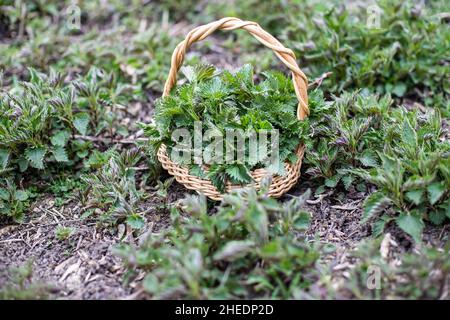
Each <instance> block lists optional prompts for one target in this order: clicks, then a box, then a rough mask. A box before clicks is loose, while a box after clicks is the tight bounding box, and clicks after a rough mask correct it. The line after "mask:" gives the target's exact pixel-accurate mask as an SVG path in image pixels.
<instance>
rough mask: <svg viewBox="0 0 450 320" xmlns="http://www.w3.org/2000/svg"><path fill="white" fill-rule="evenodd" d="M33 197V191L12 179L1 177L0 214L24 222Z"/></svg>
mask: <svg viewBox="0 0 450 320" xmlns="http://www.w3.org/2000/svg"><path fill="white" fill-rule="evenodd" d="M32 197H34V193H33V192H31V191H30V190H25V189H21V188H18V187H17V185H16V184H15V183H14V181H13V180H12V179H10V178H7V179H1V180H0V215H5V216H7V217H9V218H12V219H13V220H14V221H15V222H23V220H24V214H25V212H26V210H27V209H28V207H29V206H30V199H31V198H32Z"/></svg>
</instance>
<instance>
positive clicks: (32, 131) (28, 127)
mask: <svg viewBox="0 0 450 320" xmlns="http://www.w3.org/2000/svg"><path fill="white" fill-rule="evenodd" d="M30 75H31V79H30V82H22V83H21V84H20V85H19V86H17V87H14V89H11V90H10V91H9V92H1V93H0V156H1V158H0V160H1V161H2V163H1V165H2V168H3V170H14V171H16V172H18V173H22V172H25V171H27V170H29V169H38V170H44V169H45V168H47V167H51V168H57V167H61V168H70V167H72V166H74V165H75V164H76V163H77V162H78V161H80V160H82V159H84V158H86V157H87V156H88V155H89V152H90V150H91V149H92V148H93V145H92V143H91V142H90V141H85V140H84V139H83V137H84V136H86V135H87V134H89V133H93V134H95V135H98V134H100V133H101V132H104V131H108V132H109V133H110V135H111V134H112V135H114V134H115V131H114V130H113V129H111V128H112V123H113V122H114V120H113V119H110V118H109V115H110V114H112V113H114V112H115V110H116V109H114V106H117V103H118V101H117V99H116V98H115V96H116V94H117V92H116V91H115V90H114V89H112V87H111V85H112V84H111V80H110V78H108V76H107V75H105V74H103V73H102V72H101V71H99V70H98V69H92V70H91V72H89V74H88V75H87V76H86V78H84V79H83V80H78V81H76V82H73V85H64V84H63V77H62V76H61V75H59V74H56V73H51V74H50V76H46V75H44V74H40V73H38V72H36V71H34V70H32V69H31V70H30ZM111 108H113V109H111ZM113 110H114V112H113Z"/></svg>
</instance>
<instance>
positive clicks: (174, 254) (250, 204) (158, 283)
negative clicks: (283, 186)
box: [116, 179, 319, 299]
mask: <svg viewBox="0 0 450 320" xmlns="http://www.w3.org/2000/svg"><path fill="white" fill-rule="evenodd" d="M263 184H264V185H263V188H262V191H259V192H256V191H255V190H254V189H253V188H248V189H241V190H239V191H238V192H235V193H233V194H229V195H226V196H225V197H224V200H223V202H222V204H221V206H220V207H218V211H217V213H216V214H214V215H210V214H208V210H207V202H206V198H204V197H199V196H188V197H187V198H186V199H185V200H183V202H182V203H181V207H182V208H183V210H184V211H185V212H186V213H187V215H184V214H180V212H179V210H178V209H176V208H173V210H172V214H171V216H172V221H173V228H170V229H167V230H164V231H162V232H161V233H160V234H152V235H151V236H149V237H148V239H147V240H146V241H145V242H144V243H143V244H142V245H141V246H140V247H139V248H135V247H133V246H131V245H121V246H120V247H118V248H117V249H116V253H117V254H119V255H120V256H122V257H123V258H124V259H125V260H126V261H127V263H128V265H129V267H130V268H131V269H135V268H136V267H140V268H143V269H145V270H147V271H148V272H147V275H146V277H145V279H144V280H143V287H144V289H145V290H146V292H147V293H148V294H149V295H150V296H151V297H152V298H154V299H176V298H190V299H220V298H222V299H227V298H228V299H230V298H284V299H287V298H295V297H298V296H299V295H300V294H301V292H302V288H305V287H308V285H309V284H310V281H312V279H313V277H314V276H313V273H314V272H313V271H311V270H314V269H313V267H314V265H315V263H316V261H317V259H318V257H319V255H318V251H317V250H316V249H317V248H315V247H314V246H313V245H310V244H308V242H306V241H305V235H304V233H303V231H304V230H306V229H307V228H308V225H309V219H310V214H309V213H308V212H305V211H304V210H303V209H302V207H303V205H304V202H305V200H306V199H307V198H308V197H309V192H307V193H305V194H304V195H302V196H300V197H297V198H293V199H292V200H290V201H288V202H286V203H284V204H281V203H279V202H277V201H276V200H274V199H271V198H269V197H268V196H267V194H266V192H267V188H268V186H269V184H270V179H266V180H265V182H264V183H263Z"/></svg>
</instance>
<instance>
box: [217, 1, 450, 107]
mask: <svg viewBox="0 0 450 320" xmlns="http://www.w3.org/2000/svg"><path fill="white" fill-rule="evenodd" d="M210 6H212V7H214V4H211V5H210ZM449 9H450V7H449V3H448V1H445V0H440V1H427V2H424V1H423V2H418V1H413V0H408V1H403V0H395V1H392V0H377V1H375V2H374V3H373V4H371V6H370V7H367V5H365V4H364V3H360V4H359V3H343V2H342V1H327V2H324V1H315V0H305V1H294V2H286V1H283V0H280V1H271V3H270V5H267V6H264V5H260V3H259V1H246V2H245V3H242V4H241V3H240V4H239V5H237V6H235V8H233V9H228V10H231V11H235V12H230V14H232V15H235V16H238V17H240V18H242V19H248V20H254V21H258V22H260V23H261V25H262V26H264V27H265V28H267V29H268V31H269V32H271V33H272V34H274V35H277V36H278V37H279V38H280V39H281V40H282V41H283V43H284V44H285V45H286V46H288V47H289V48H291V49H293V50H294V52H295V53H296V54H297V56H298V57H299V59H300V65H301V66H302V67H303V69H304V70H305V72H306V74H307V75H308V76H309V77H311V78H316V77H319V76H321V75H322V74H325V73H327V72H331V75H329V77H328V78H326V79H325V80H324V82H323V83H322V88H323V89H324V90H325V91H327V92H331V93H334V94H339V93H341V92H342V91H344V90H354V89H363V88H364V89H365V90H368V91H370V92H375V93H379V94H385V93H389V94H391V95H393V96H395V97H399V98H404V97H413V98H415V99H419V100H420V101H423V102H425V103H426V104H427V105H429V106H436V105H439V106H440V107H441V110H442V111H445V112H446V113H445V114H448V112H449V110H450V109H449V104H448V96H449V93H450V91H449V89H448V88H449V87H450V85H449V77H448V74H449V73H450V69H449V68H450V63H449V57H448V52H449V50H450V42H449V41H448V39H449V37H450V30H449V28H448V24H447V20H446V12H448V11H449ZM223 10H227V9H226V8H223ZM220 12H223V11H220ZM274 22H275V23H274ZM248 38H249V37H247V35H244V36H243V37H242V38H241V37H239V38H238V39H237V40H236V39H234V42H233V43H234V46H236V45H237V44H238V45H240V46H243V47H244V48H243V50H244V51H245V49H246V48H249V49H247V51H248V54H250V53H251V54H252V55H254V56H256V59H258V61H261V60H263V61H268V62H269V65H270V64H272V63H273V59H264V58H262V55H265V54H267V55H270V54H271V53H270V52H268V53H265V51H266V50H265V51H263V52H258V53H257V54H256V55H255V54H254V42H249V41H246V40H248ZM265 67H268V65H266V66H265Z"/></svg>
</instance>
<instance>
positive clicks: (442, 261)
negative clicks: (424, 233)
mask: <svg viewBox="0 0 450 320" xmlns="http://www.w3.org/2000/svg"><path fill="white" fill-rule="evenodd" d="M352 256H353V257H354V258H356V259H357V262H356V265H355V266H354V267H353V268H352V269H351V270H350V273H349V275H348V277H347V279H346V280H345V281H343V282H342V283H341V284H340V286H339V287H338V289H337V292H339V293H338V294H339V296H340V297H341V298H343V297H346V298H352V299H426V300H429V299H448V296H447V294H448V292H447V288H448V285H449V284H450V251H449V245H447V246H445V247H444V248H442V249H439V248H428V247H423V248H421V249H420V250H419V251H418V252H412V253H406V254H403V255H400V256H399V257H397V258H396V259H395V260H394V261H388V260H387V259H386V258H385V257H382V256H381V254H380V241H366V242H363V243H362V244H360V246H359V248H358V249H357V250H355V251H354V252H353V253H352Z"/></svg>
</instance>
